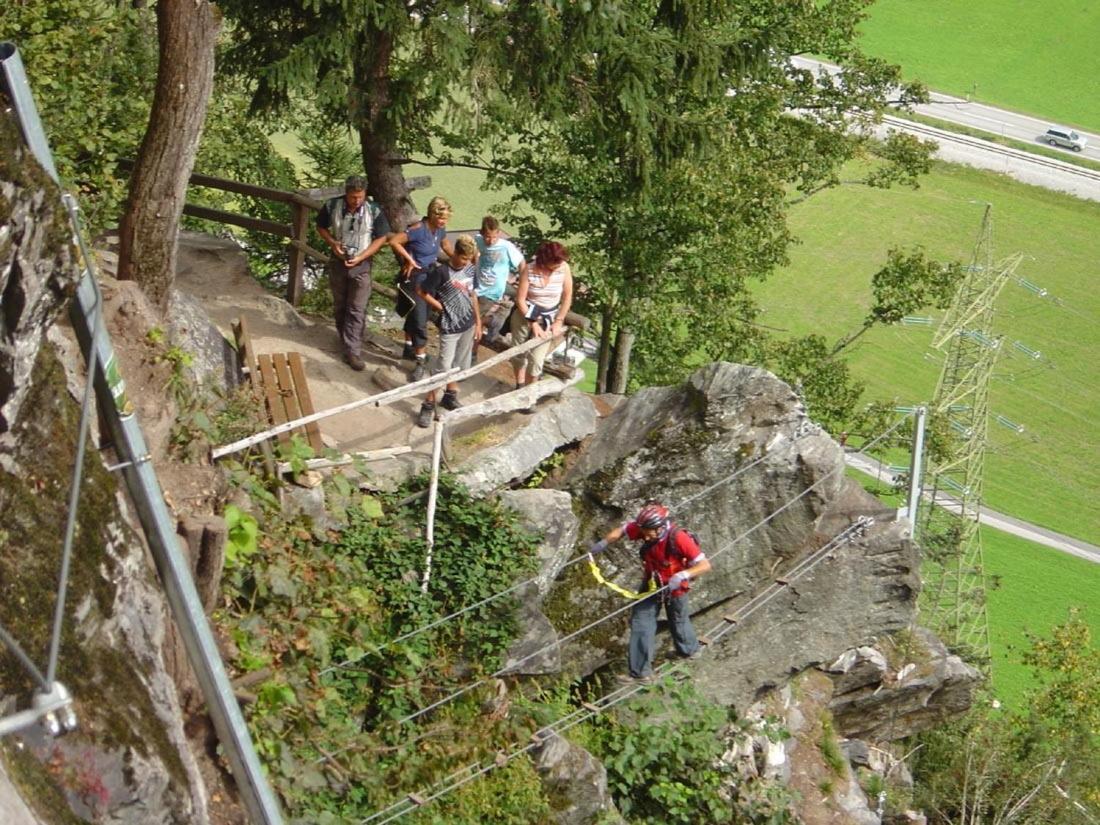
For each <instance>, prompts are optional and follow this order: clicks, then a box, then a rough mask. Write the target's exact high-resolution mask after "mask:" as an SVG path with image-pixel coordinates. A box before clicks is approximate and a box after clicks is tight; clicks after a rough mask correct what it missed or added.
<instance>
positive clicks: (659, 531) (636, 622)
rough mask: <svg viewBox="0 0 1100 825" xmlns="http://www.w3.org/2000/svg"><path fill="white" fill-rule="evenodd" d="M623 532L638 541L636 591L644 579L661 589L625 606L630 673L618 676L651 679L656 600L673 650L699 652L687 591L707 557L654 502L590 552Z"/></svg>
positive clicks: (604, 546)
mask: <svg viewBox="0 0 1100 825" xmlns="http://www.w3.org/2000/svg"><path fill="white" fill-rule="evenodd" d="M623 536H626V537H627V538H629V539H631V540H632V541H643V542H644V544H643V545H642V546H641V548H640V550H639V554H640V556H641V559H642V564H643V567H644V573H645V577H644V579H643V580H642V587H641V590H645V589H646V588H647V587H648V585H649V583H650V582H654V583H655V584H656V585H657V587H658V588H662V589H660V590H658V592H656V593H654V594H653V595H652V596H647V597H646V598H644V599H642V600H641V601H640V602H638V604H636V605H635V606H634V608H633V609H632V610H631V611H630V651H629V655H628V664H629V669H630V674H629V676H624V677H622V678H623V680H624V681H651V680H652V679H653V647H654V640H655V638H656V636H657V617H658V615H659V614H660V611H661V604H662V603H663V604H664V605H665V614H666V615H667V617H668V624H669V630H670V631H671V632H672V641H673V643H674V644H675V646H676V652H677V653H679V654H680V655H681V656H682V657H684V658H687V659H690V658H694V657H695V655H696V654H697V653H698V652H699V640H698V638H696V636H695V628H693V627H692V625H691V610H690V608H689V607H688V599H687V593H688V589H689V587H690V582H691V580H692V579H694V578H696V577H698V576H700V575H702V574H703V573H706V572H707V571H709V570H710V562H709V561H707V557H706V556H705V555H704V554H703V551H702V550H700V549H699V544H698V542H697V541H696V540H695V537H694V536H692V535H691V533H689V532H688V531H687V530H683V529H680V528H679V527H676V526H675V525H674V524H673V523H672V520H671V518H670V517H669V512H668V508H667V507H665V506H664V505H662V504H660V503H658V502H656V501H650V502H649V503H647V504H646V505H645V506H644V507H643V508H642V509H641V511H640V512H639V513H638V515H637V517H636V518H635V519H634V520H633V521H629V522H627V523H626V524H623V525H622V526H621V527H616V528H615V529H614V530H612V531H610V532H609V533H608V534H607V535H606V536H604V537H603V538H602V539H600V540H599V541H597V542H596V543H595V544H593V545H592V550H591V552H592V554H593V555H595V554H597V553H602V552H603V551H604V550H606V549H607V547H608V545H610V544H613V543H614V542H616V541H618V540H619V539H621V538H622V537H623ZM666 585H667V589H664V588H665V587H666Z"/></svg>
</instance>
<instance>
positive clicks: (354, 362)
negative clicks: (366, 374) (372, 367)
mask: <svg viewBox="0 0 1100 825" xmlns="http://www.w3.org/2000/svg"><path fill="white" fill-rule="evenodd" d="M344 361H345V362H346V363H347V365H348V366H349V367H351V368H352V369H353V370H355V371H356V372H362V371H363V370H365V369H366V368H367V362H366V361H364V360H363V359H362V358H360V357H359V356H358V355H352V354H351V353H350V352H348V353H344Z"/></svg>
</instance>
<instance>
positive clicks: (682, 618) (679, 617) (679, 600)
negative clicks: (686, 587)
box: [665, 595, 699, 657]
mask: <svg viewBox="0 0 1100 825" xmlns="http://www.w3.org/2000/svg"><path fill="white" fill-rule="evenodd" d="M665 613H666V614H667V615H668V629H669V631H670V632H671V633H672V643H673V644H674V645H675V647H676V652H677V653H679V654H680V655H681V656H684V657H690V656H694V655H695V654H696V653H697V652H698V651H699V639H698V637H697V636H696V635H695V628H694V627H693V626H692V624H691V608H690V607H689V606H688V597H687V596H686V595H685V596H675V597H669V599H668V603H667V604H666V605H665Z"/></svg>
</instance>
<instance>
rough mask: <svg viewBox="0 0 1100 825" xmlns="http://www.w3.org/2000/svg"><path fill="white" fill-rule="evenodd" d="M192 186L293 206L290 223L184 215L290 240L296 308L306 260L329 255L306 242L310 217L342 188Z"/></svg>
mask: <svg viewBox="0 0 1100 825" xmlns="http://www.w3.org/2000/svg"><path fill="white" fill-rule="evenodd" d="M119 166H121V167H122V168H123V169H126V170H130V169H133V166H134V162H133V161H132V160H123V161H121V162H120V163H119ZM188 184H189V185H191V186H202V187H205V188H207V189H217V190H219V191H222V192H232V193H233V194H235V195H247V196H248V197H251V198H260V199H261V200H268V201H275V202H276V203H286V204H289V205H290V223H279V222H278V221H272V220H268V219H266V218H255V217H252V216H251V215H238V214H237V213H235V212H226V211H225V210H223V209H211V208H210V207H207V206H198V205H196V204H193V203H186V204H184V207H183V214H185V215H187V216H188V217H192V218H199V219H201V220H206V221H213V222H215V223H223V224H227V225H229V226H239V227H241V228H242V229H248V230H251V231H253V232H264V233H266V234H268V235H277V236H279V237H280V238H286V239H287V241H288V242H287V257H288V269H287V280H286V299H287V301H288V302H289V303H290V304H291V305H292V306H297V305H298V302H299V301H300V300H301V297H302V271H303V269H304V268H305V260H306V257H307V256H308V257H310V258H313V259H314V260H318V261H327V260H328V258H329V255H328V253H327V252H321V251H319V250H317V249H314V248H313V247H312V246H310V245H309V244H308V243H307V242H306V241H307V238H308V237H309V216H310V213H311V212H313V211H316V210H318V209H320V208H321V206H322V205H324V202H325V201H326V200H327V199H328V198H334V197H337V196H338V195H342V194H344V190H343V188H342V187H335V186H334V187H329V188H326V189H307V190H300V191H297V192H291V191H287V190H284V189H272V188H271V187H269V186H256V185H254V184H251V183H240V182H239V181H235V180H226V179H225V178H215V177H212V176H210V175H200V174H198V173H195V174H192V175H191V177H190V178H189V179H188ZM405 185H406V186H407V187H408V188H409V191H415V190H417V189H426V188H427V187H429V186H431V185H432V179H431V178H430V177H426V176H425V177H416V178H406V180H405Z"/></svg>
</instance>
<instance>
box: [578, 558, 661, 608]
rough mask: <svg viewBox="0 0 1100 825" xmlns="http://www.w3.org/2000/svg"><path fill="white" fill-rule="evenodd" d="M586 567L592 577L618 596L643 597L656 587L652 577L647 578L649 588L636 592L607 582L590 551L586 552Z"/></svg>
mask: <svg viewBox="0 0 1100 825" xmlns="http://www.w3.org/2000/svg"><path fill="white" fill-rule="evenodd" d="M588 569H589V570H591V571H592V577H593V578H594V579H595V580H596V581H597V582H598V583H599V584H602V585H603V586H604V587H606V588H608V589H609V590H613V591H614V592H616V593H618V594H619V595H620V596H625V597H626V598H628V599H644V598H645V597H646V596H648V595H650V594H651V593H652V592H653V591H654V590H656V589H657V583H656V582H654V581H653V579H652V578H651V579H650V580H649V589H648V590H646V591H645V592H644V593H636V592H635V591H633V590H627V589H626V588H625V587H620V586H619V585H617V584H615V582H609V581H608V580H607V579H605V578H604V577H603V573H601V572H600V568H599V566H598V565H597V564H596V558H595V556H593V555H592V554H591V553H589V554H588Z"/></svg>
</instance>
